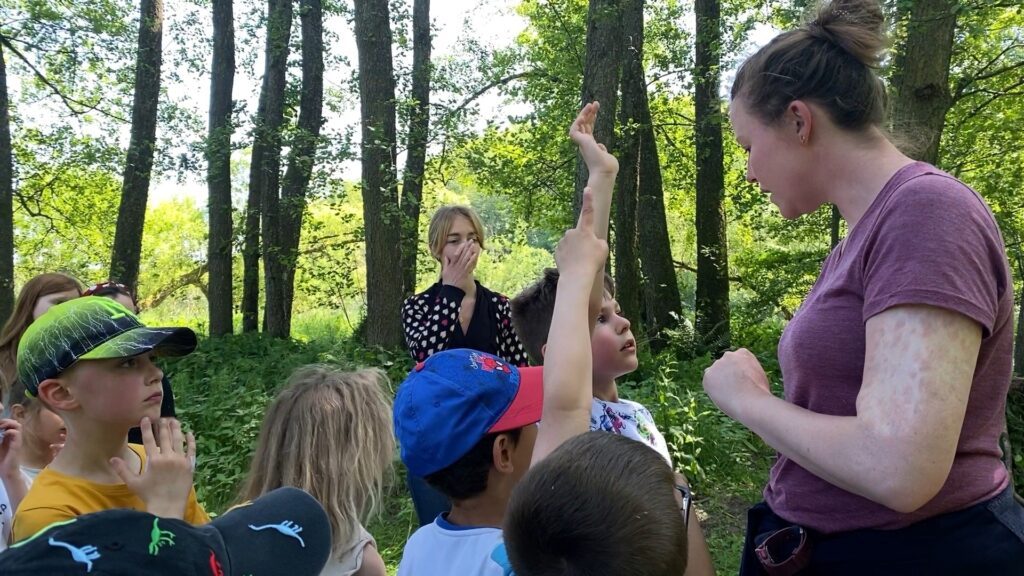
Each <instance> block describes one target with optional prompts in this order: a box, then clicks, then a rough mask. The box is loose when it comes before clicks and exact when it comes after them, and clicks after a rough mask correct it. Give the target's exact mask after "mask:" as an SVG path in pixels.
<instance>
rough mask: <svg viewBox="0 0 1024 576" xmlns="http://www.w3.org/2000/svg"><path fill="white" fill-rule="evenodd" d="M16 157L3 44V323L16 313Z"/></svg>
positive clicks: (0, 303) (0, 136)
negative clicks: (13, 148)
mask: <svg viewBox="0 0 1024 576" xmlns="http://www.w3.org/2000/svg"><path fill="white" fill-rule="evenodd" d="M13 157H14V154H13V152H12V151H11V110H10V101H9V98H8V96H7V60H6V58H5V57H4V49H3V44H2V43H0V323H2V322H6V321H7V318H8V317H9V316H10V315H11V312H12V311H13V310H14V159H13Z"/></svg>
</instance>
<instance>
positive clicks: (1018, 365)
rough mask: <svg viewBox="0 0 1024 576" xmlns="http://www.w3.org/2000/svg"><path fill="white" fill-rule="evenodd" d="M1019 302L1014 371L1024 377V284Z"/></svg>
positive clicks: (1019, 376)
mask: <svg viewBox="0 0 1024 576" xmlns="http://www.w3.org/2000/svg"><path fill="white" fill-rule="evenodd" d="M1017 302H1018V303H1019V304H1020V309H1019V310H1018V312H1017V342H1016V343H1015V344H1014V345H1013V372H1014V374H1015V375H1016V376H1017V377H1018V378H1024V286H1021V290H1020V295H1019V296H1018V297H1017Z"/></svg>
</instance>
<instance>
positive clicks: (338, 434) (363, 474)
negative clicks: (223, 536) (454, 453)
mask: <svg viewBox="0 0 1024 576" xmlns="http://www.w3.org/2000/svg"><path fill="white" fill-rule="evenodd" d="M389 385H390V383H389V381H388V379H387V376H385V375H384V373H383V372H381V371H380V370H377V369H368V370H359V371H356V372H345V371H342V370H340V369H338V368H335V367H332V366H326V365H317V364H313V365H309V366H303V367H301V368H298V369H297V370H296V371H295V372H294V373H292V375H291V377H290V378H289V379H288V382H287V384H286V385H285V388H284V389H283V390H282V391H281V392H280V393H279V394H278V395H277V398H275V399H274V401H273V402H272V403H271V405H270V407H269V408H267V413H266V416H265V418H264V419H263V426H262V427H261V429H260V435H259V440H258V442H257V445H256V452H255V453H254V454H253V457H252V465H251V467H250V469H249V475H248V477H247V479H246V481H245V484H244V487H243V489H242V492H241V497H240V501H242V502H244V501H248V500H252V499H254V498H257V497H259V496H260V495H262V494H265V493H267V492H269V491H271V490H274V489H276V488H280V487H282V486H294V487H296V488H301V489H302V490H305V491H306V492H308V493H309V494H310V495H312V496H313V497H314V498H316V499H317V501H319V502H320V504H321V505H322V506H323V507H324V510H325V511H326V512H327V517H328V518H329V519H330V522H331V534H332V557H337V556H338V555H340V554H341V553H343V552H344V551H345V550H346V549H347V548H348V547H349V546H351V545H352V542H353V541H354V540H356V539H357V538H358V537H359V526H360V523H361V522H362V521H363V520H366V519H367V518H369V517H371V516H373V515H374V514H376V513H377V512H378V510H379V508H380V503H381V496H382V493H383V491H384V486H385V482H386V481H387V480H388V479H389V477H390V472H391V463H392V460H393V459H394V452H395V440H394V436H393V434H392V426H391V401H390V400H389V399H388V396H387V395H385V391H384V389H385V387H387V386H389Z"/></svg>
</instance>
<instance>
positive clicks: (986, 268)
mask: <svg viewBox="0 0 1024 576" xmlns="http://www.w3.org/2000/svg"><path fill="white" fill-rule="evenodd" d="M883 26H884V22H883V17H882V12H881V8H880V7H879V5H878V4H877V0H837V1H834V2H832V3H831V4H827V5H825V6H824V7H822V8H821V9H820V10H819V12H818V14H817V16H816V18H814V19H813V20H811V21H810V22H809V23H808V24H805V25H803V26H801V27H799V28H797V29H795V30H792V31H789V32H786V33H783V34H781V35H779V36H778V37H776V38H775V39H774V40H773V41H772V42H771V43H769V44H768V45H766V46H765V47H763V48H762V49H761V50H759V51H758V52H757V53H756V54H754V55H753V56H752V57H751V58H750V59H748V60H747V61H746V62H745V63H744V64H743V65H742V67H741V68H740V69H739V71H738V72H737V75H736V80H735V82H734V84H733V87H732V101H731V105H730V111H729V116H730V118H731V120H732V125H733V128H734V130H735V134H736V139H737V141H738V142H739V144H740V145H741V146H742V147H743V148H744V149H745V150H746V151H747V154H748V161H747V179H748V180H749V181H750V182H754V183H757V184H758V185H759V186H760V187H761V189H762V190H763V191H764V192H765V193H770V194H771V200H772V202H774V203H775V204H776V205H777V206H778V207H779V210H780V211H781V213H782V215H783V216H784V217H786V218H796V217H799V216H801V215H803V214H808V213H810V212H813V211H815V210H817V209H818V208H819V207H820V206H822V205H823V204H825V203H833V204H835V205H836V206H837V207H838V209H839V211H840V213H841V214H842V216H843V218H844V219H845V220H846V222H847V225H848V228H849V233H848V235H847V236H846V238H845V239H844V240H843V241H842V242H841V243H840V244H839V245H838V246H837V247H836V248H835V249H834V250H833V251H832V253H831V254H829V256H828V258H827V259H826V260H825V262H824V264H823V265H822V270H821V274H820V275H819V277H818V280H817V281H816V282H815V284H814V287H813V288H812V289H811V292H810V293H809V294H808V295H807V298H806V300H805V301H804V303H803V305H802V306H801V308H800V310H799V311H798V312H797V313H796V315H795V316H794V317H793V319H792V321H791V322H790V323H789V325H788V326H787V327H786V329H785V331H784V332H783V335H782V339H781V340H780V342H779V351H778V352H779V363H780V366H781V368H782V376H783V380H784V387H785V399H781V398H778V397H776V396H773V395H772V393H771V391H770V388H769V383H768V379H767V377H766V375H765V372H764V370H763V369H762V368H761V366H760V364H759V363H758V361H757V359H756V358H755V357H754V356H753V355H752V354H751V353H750V352H749V351H747V350H738V351H736V352H728V353H726V354H725V355H724V356H723V357H722V358H721V359H720V360H718V361H717V362H715V364H714V365H713V366H712V367H711V368H709V369H708V370H707V371H706V372H705V375H704V388H705V390H706V391H707V393H708V395H709V396H710V397H711V399H712V400H713V401H714V402H715V403H716V404H717V405H718V406H719V407H720V408H721V409H722V410H723V411H724V412H725V413H726V414H728V415H729V416H731V417H733V418H735V419H736V420H738V421H739V422H741V423H742V424H744V425H745V426H747V427H748V428H750V429H751V430H752V431H754V432H755V433H757V434H758V435H759V436H760V437H761V438H763V439H764V441H765V442H767V443H768V444H769V445H770V446H772V447H773V448H774V449H775V450H776V451H777V452H778V458H777V460H776V463H775V465H774V467H773V468H772V470H771V476H770V478H769V480H768V485H767V486H766V487H765V490H764V498H765V502H763V503H761V504H758V505H756V506H754V507H753V508H752V509H751V510H750V513H749V514H748V526H747V538H746V544H745V548H744V558H743V563H742V568H741V574H743V575H748V574H796V573H804V572H801V570H806V573H813V574H829V575H843V574H851V575H852V574H858V575H860V574H872V575H878V574H901V575H902V574H929V575H931V574H971V575H972V576H974V575H979V574H993V575H994V574H1021V573H1024V508H1022V507H1021V506H1020V504H1018V503H1017V502H1015V500H1014V498H1013V494H1012V491H1011V489H1010V488H1009V476H1008V473H1007V470H1006V468H1005V466H1004V465H1003V462H1002V461H1001V454H1002V453H1001V450H1000V445H999V437H1000V434H1001V432H1002V430H1003V426H1004V423H1005V419H1004V418H1005V416H1004V409H1005V399H1006V393H1007V389H1008V386H1009V381H1010V373H1011V369H1012V365H1011V364H1012V361H1011V354H1012V344H1013V327H1012V316H1013V283H1012V281H1011V278H1010V273H1009V268H1008V266H1007V260H1006V254H1005V248H1004V246H1003V242H1002V238H1001V236H1000V233H999V229H998V227H997V226H996V223H995V220H994V218H993V217H992V214H991V212H990V211H989V209H988V208H987V206H986V205H985V203H984V201H983V200H982V199H981V198H980V197H979V196H978V194H977V193H975V192H974V191H973V190H971V189H970V188H968V187H967V186H966V185H965V184H963V183H961V182H959V181H958V180H956V179H955V178H953V177H952V176H949V175H948V174H946V173H944V172H942V171H940V170H938V169H937V168H935V167H933V166H931V165H928V164H925V163H921V162H915V161H914V160H912V159H911V158H909V157H907V156H905V155H904V154H903V153H901V152H900V151H899V150H898V149H897V148H896V147H895V146H894V145H893V144H892V143H890V142H889V140H887V139H886V137H885V135H884V133H883V132H882V130H881V125H882V122H883V116H884V103H885V87H884V85H883V84H882V83H881V81H880V80H879V79H878V77H877V75H876V74H875V73H874V70H875V69H876V68H877V67H878V66H879V64H880V63H881V59H882V55H883V48H884V46H885V36H884V32H883V30H884V28H883Z"/></svg>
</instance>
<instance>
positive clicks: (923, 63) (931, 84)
mask: <svg viewBox="0 0 1024 576" xmlns="http://www.w3.org/2000/svg"><path fill="white" fill-rule="evenodd" d="M957 10H958V0H912V2H910V6H909V10H907V19H906V22H905V26H906V28H905V30H904V31H903V38H902V42H901V43H900V44H901V45H899V46H898V49H897V52H896V58H895V62H894V66H893V76H892V82H891V85H892V94H891V102H892V104H891V105H890V114H891V119H890V120H891V122H892V126H893V128H894V129H895V130H896V131H897V133H900V134H903V135H906V136H908V137H909V139H910V141H911V142H912V143H914V145H913V146H912V149H910V150H908V151H907V152H908V153H910V154H911V155H912V156H914V157H915V158H916V159H918V160H923V161H925V162H930V163H932V164H935V163H937V162H938V159H939V143H940V142H941V140H942V129H943V127H944V126H945V123H946V112H948V111H949V108H950V106H952V105H953V97H952V95H951V93H950V89H949V63H950V59H951V58H952V55H953V36H954V33H955V31H956V21H957Z"/></svg>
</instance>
